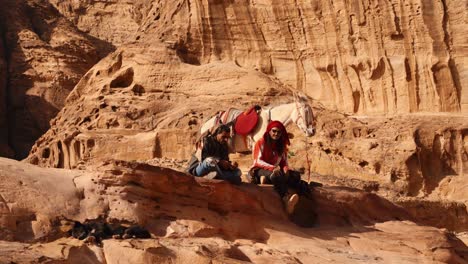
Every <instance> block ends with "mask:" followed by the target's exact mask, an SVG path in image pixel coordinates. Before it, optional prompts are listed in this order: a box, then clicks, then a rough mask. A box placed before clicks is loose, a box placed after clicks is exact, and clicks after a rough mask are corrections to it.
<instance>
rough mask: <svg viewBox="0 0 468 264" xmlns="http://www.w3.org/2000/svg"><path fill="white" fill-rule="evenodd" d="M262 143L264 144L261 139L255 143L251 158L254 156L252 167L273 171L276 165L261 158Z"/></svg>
mask: <svg viewBox="0 0 468 264" xmlns="http://www.w3.org/2000/svg"><path fill="white" fill-rule="evenodd" d="M263 144H264V142H263V139H260V140H259V141H257V143H256V144H255V147H254V151H253V158H254V164H253V167H256V168H261V169H264V170H270V171H273V170H274V169H275V167H276V166H275V165H273V164H270V163H268V162H266V161H264V160H263V159H262V149H263Z"/></svg>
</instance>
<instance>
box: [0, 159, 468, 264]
mask: <svg viewBox="0 0 468 264" xmlns="http://www.w3.org/2000/svg"><path fill="white" fill-rule="evenodd" d="M0 179H2V181H0V193H1V200H0V210H1V212H2V213H1V215H0V232H1V235H2V237H3V238H4V240H6V241H9V242H6V241H2V242H0V253H1V254H0V262H11V261H13V262H23V263H24V262H35V261H36V262H38V261H46V260H47V261H53V260H55V261H64V262H65V261H67V263H108V264H111V263H122V262H124V263H155V262H158V263H159V262H162V263H187V261H189V260H190V261H192V262H193V261H197V263H212V262H219V263H243V262H242V261H244V262H245V261H247V262H254V263H266V262H281V263H298V262H300V263H333V262H339V263H362V262H373V263H388V262H390V261H397V262H398V263H415V262H431V261H433V262H437V261H439V262H445V263H449V262H450V263H463V262H464V261H466V259H467V258H468V248H467V247H466V245H464V244H463V243H462V242H461V241H460V240H458V239H457V238H456V237H455V236H453V235H451V234H450V233H448V232H446V231H442V230H439V229H436V228H432V227H427V226H419V225H417V224H415V223H413V222H411V221H408V220H407V219H409V218H410V217H409V215H408V213H407V212H406V211H405V210H404V209H403V208H401V207H398V206H396V205H394V204H392V203H390V202H388V201H386V200H384V199H382V198H380V197H378V196H377V195H374V194H369V193H366V192H362V191H358V190H356V189H349V188H331V187H324V188H319V189H317V190H316V191H314V192H313V196H314V200H315V203H314V204H313V207H311V206H312V205H311V204H310V203H308V204H307V203H305V204H302V205H300V206H302V208H298V209H297V210H296V212H295V215H296V214H298V213H299V212H298V211H299V210H302V211H303V212H310V211H311V209H312V208H313V210H315V211H316V212H317V213H318V215H319V218H318V222H317V225H318V227H316V228H312V229H305V228H299V227H297V226H294V225H292V224H291V223H290V222H289V220H288V219H287V217H286V215H285V213H284V211H283V209H282V204H281V200H280V199H279V197H278V196H277V194H276V193H275V192H274V191H273V190H272V189H271V188H266V189H265V188H262V187H258V186H254V185H241V186H233V185H231V184H228V183H226V182H223V181H217V180H205V179H202V178H193V177H191V176H188V175H185V174H183V173H180V172H177V171H174V170H171V169H168V168H161V167H153V166H148V165H146V164H141V163H134V162H133V163H128V162H121V161H109V162H107V163H104V164H102V165H100V166H98V167H97V168H91V167H90V168H89V170H88V171H69V170H59V169H44V168H39V167H36V166H32V165H28V164H25V163H20V162H17V161H13V160H8V159H2V158H0ZM304 201H305V200H302V202H304ZM96 218H100V219H101V220H103V221H107V222H121V223H137V224H139V225H142V226H144V227H146V228H147V229H148V230H149V231H150V232H151V234H152V236H153V238H152V239H147V240H140V239H130V240H120V241H119V240H115V239H109V240H104V242H103V246H102V247H96V246H92V245H86V244H83V243H82V242H81V241H77V240H75V239H71V238H66V237H67V235H66V234H64V233H63V231H62V228H63V223H64V221H63V220H64V219H69V220H79V221H83V220H84V219H96ZM405 219H406V220H405ZM415 220H416V221H417V219H415Z"/></svg>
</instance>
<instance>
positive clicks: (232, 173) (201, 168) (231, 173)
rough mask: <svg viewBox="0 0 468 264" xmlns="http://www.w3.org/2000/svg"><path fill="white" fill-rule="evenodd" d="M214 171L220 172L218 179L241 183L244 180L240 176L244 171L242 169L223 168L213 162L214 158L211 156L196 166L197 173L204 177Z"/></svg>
mask: <svg viewBox="0 0 468 264" xmlns="http://www.w3.org/2000/svg"><path fill="white" fill-rule="evenodd" d="M212 171H217V172H218V176H217V177H216V179H220V180H226V181H228V182H230V183H233V184H240V183H241V182H242V179H241V177H240V176H241V175H242V172H241V170H240V169H238V168H236V169H235V170H223V169H221V168H219V166H218V165H216V164H215V162H213V159H212V158H209V157H208V158H206V159H205V160H203V161H202V162H200V163H199V164H198V166H197V167H196V168H195V173H196V176H198V177H202V176H204V175H206V174H208V173H209V172H212Z"/></svg>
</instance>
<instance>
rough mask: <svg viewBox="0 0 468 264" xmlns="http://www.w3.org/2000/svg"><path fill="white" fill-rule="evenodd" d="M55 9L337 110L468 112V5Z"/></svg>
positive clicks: (111, 37)
mask: <svg viewBox="0 0 468 264" xmlns="http://www.w3.org/2000/svg"><path fill="white" fill-rule="evenodd" d="M53 2H54V3H55V5H56V6H58V8H59V10H62V13H64V14H66V15H67V16H68V17H70V19H71V20H72V21H74V22H75V24H77V25H78V27H79V28H80V29H82V30H84V31H86V32H90V33H91V34H92V35H93V36H96V37H99V38H101V39H106V40H108V41H112V42H113V43H117V44H121V43H122V42H123V39H125V38H128V37H129V36H130V39H136V40H140V41H141V40H145V39H146V40H147V41H150V40H151V42H154V39H155V38H160V39H162V40H164V41H170V42H173V43H177V46H178V52H179V54H180V55H181V56H182V57H183V59H184V61H185V62H187V63H192V64H206V63H211V62H213V61H219V60H221V61H226V60H227V61H233V62H235V63H236V64H237V65H239V66H241V67H243V68H249V69H253V68H255V69H258V70H259V71H261V72H263V73H265V74H268V75H272V76H275V77H276V78H278V79H279V80H281V82H283V83H284V84H287V85H289V86H291V87H293V88H294V89H296V90H300V91H303V92H305V93H306V94H308V95H310V96H311V97H312V98H314V99H317V100H320V101H321V102H322V103H323V104H324V105H325V106H327V107H329V108H332V109H337V110H340V111H344V112H349V113H358V114H397V113H408V112H419V111H430V112H460V111H461V112H465V113H466V112H467V111H468V92H467V87H466V83H468V81H467V80H466V71H467V67H468V66H467V64H466V61H465V59H464V58H465V57H466V52H467V51H466V48H465V46H466V42H467V39H466V35H467V34H466V30H467V29H466V21H465V19H464V18H465V17H466V16H467V12H468V11H467V10H466V8H464V6H465V5H464V4H462V3H458V2H457V3H455V2H453V1H450V2H446V1H435V2H434V1H432V2H428V1H421V0H411V1H409V2H403V1H391V2H382V1H379V2H375V3H371V2H368V1H361V0H360V1H353V2H349V1H345V0H340V1H333V2H329V1H324V0H323V1H322V0H321V1H314V2H313V3H310V2H309V1H292V0H287V1H276V0H267V1H260V2H257V1H254V2H250V1H246V0H238V1H229V2H217V1H199V0H192V1H183V0H178V1H173V2H170V3H169V2H167V1H152V2H151V1H137V2H135V3H134V4H131V5H130V4H128V3H127V2H126V1H112V2H111V3H107V2H106V3H105V4H104V3H101V2H92V3H90V2H86V3H77V2H76V1H70V0H68V1H53ZM149 2H151V3H149ZM463 2H465V3H466V1H463ZM116 20H119V23H117V24H116V23H113V22H114V21H116ZM110 25H112V26H110ZM110 28H112V29H111V30H109V29H110ZM136 29H138V30H136ZM154 33H156V34H154Z"/></svg>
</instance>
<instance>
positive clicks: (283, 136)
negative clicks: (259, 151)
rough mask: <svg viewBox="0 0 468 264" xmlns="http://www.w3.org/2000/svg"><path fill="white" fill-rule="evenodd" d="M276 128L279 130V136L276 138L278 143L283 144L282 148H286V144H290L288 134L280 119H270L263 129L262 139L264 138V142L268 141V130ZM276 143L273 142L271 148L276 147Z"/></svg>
mask: <svg viewBox="0 0 468 264" xmlns="http://www.w3.org/2000/svg"><path fill="white" fill-rule="evenodd" d="M275 127H276V128H278V129H279V130H281V138H280V139H279V140H278V141H279V142H278V143H280V144H282V145H283V146H284V148H283V149H284V150H286V146H287V145H289V144H290V142H289V136H288V132H286V128H285V127H284V125H283V123H281V122H280V121H271V122H270V123H269V124H268V126H267V129H266V131H265V133H264V134H263V139H264V140H265V142H268V137H270V134H269V133H270V130H272V129H273V128H275ZM276 145H277V144H274V145H273V146H272V148H273V149H276Z"/></svg>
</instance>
